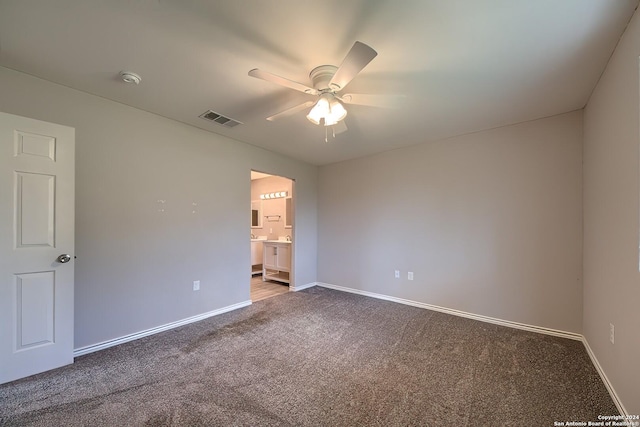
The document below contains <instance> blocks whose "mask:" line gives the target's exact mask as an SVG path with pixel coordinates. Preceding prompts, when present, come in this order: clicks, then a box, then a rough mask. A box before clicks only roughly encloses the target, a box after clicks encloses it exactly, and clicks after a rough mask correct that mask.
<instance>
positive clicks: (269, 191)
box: [249, 170, 295, 302]
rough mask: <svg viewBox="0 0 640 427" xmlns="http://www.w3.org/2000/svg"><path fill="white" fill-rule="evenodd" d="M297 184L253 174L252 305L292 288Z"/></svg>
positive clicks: (288, 180)
mask: <svg viewBox="0 0 640 427" xmlns="http://www.w3.org/2000/svg"><path fill="white" fill-rule="evenodd" d="M294 216H295V215H294V181H293V180H292V179H289V178H286V177H282V176H278V175H271V174H268V173H264V172H259V171H254V170H252V171H251V233H250V237H251V265H250V266H249V267H250V270H251V282H250V298H251V301H252V302H256V301H260V300H262V299H266V298H270V297H274V296H277V295H281V294H284V293H287V292H289V289H290V288H289V287H290V286H291V287H293V274H292V269H293V262H292V255H293V245H294V244H295V241H294V240H295V239H294Z"/></svg>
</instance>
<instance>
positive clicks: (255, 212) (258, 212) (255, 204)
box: [251, 200, 262, 228]
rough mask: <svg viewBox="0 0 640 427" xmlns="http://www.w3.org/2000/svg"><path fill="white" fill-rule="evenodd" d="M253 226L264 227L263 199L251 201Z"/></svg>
mask: <svg viewBox="0 0 640 427" xmlns="http://www.w3.org/2000/svg"><path fill="white" fill-rule="evenodd" d="M251 228H262V200H252V201H251Z"/></svg>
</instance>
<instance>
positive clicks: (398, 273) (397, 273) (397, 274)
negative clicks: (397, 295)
mask: <svg viewBox="0 0 640 427" xmlns="http://www.w3.org/2000/svg"><path fill="white" fill-rule="evenodd" d="M399 278H400V270H396V279H399Z"/></svg>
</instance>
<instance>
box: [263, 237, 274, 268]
mask: <svg viewBox="0 0 640 427" xmlns="http://www.w3.org/2000/svg"><path fill="white" fill-rule="evenodd" d="M277 250H278V248H277V246H276V245H270V244H268V243H265V244H264V248H263V254H264V260H263V262H262V263H263V264H264V268H270V269H272V270H276V269H277V266H276V265H277V263H276V254H277Z"/></svg>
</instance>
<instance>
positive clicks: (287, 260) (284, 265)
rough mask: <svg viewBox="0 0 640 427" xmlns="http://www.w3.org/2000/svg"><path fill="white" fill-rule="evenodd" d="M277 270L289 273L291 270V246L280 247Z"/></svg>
mask: <svg viewBox="0 0 640 427" xmlns="http://www.w3.org/2000/svg"><path fill="white" fill-rule="evenodd" d="M276 269H277V270H284V271H289V270H290V269H291V245H290V244H285V245H278V256H277V259H276Z"/></svg>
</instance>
